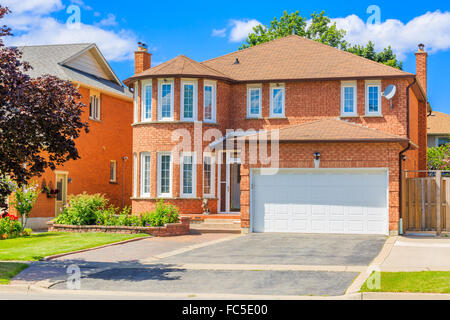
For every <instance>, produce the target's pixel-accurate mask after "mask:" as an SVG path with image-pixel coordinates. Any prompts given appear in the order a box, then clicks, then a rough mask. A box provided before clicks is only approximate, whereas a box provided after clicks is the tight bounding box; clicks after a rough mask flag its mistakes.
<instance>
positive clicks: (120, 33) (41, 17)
mask: <svg viewBox="0 0 450 320" xmlns="http://www.w3.org/2000/svg"><path fill="white" fill-rule="evenodd" d="M16 1H17V0H7V2H11V3H12V4H14V6H15V7H16V9H17V10H16V11H13V13H11V14H9V15H7V16H6V18H5V19H2V21H1V23H2V24H3V23H4V24H6V25H8V26H9V27H11V28H12V29H13V33H14V34H15V36H14V37H7V38H6V39H5V43H6V44H7V45H16V46H18V45H40V44H66V43H96V44H97V45H98V46H99V48H100V50H101V51H102V53H103V54H104V55H105V57H106V58H107V59H108V60H110V61H122V60H132V59H133V51H134V49H135V46H136V42H137V39H136V36H135V35H134V34H133V33H132V32H131V31H128V30H117V31H114V30H106V29H104V27H106V26H113V25H115V16H114V15H108V17H107V18H106V19H104V20H102V21H103V22H100V23H99V24H96V25H91V24H85V23H83V19H82V20H81V23H80V24H78V25H72V26H70V25H67V24H66V23H65V22H61V21H59V20H56V19H55V18H53V17H51V15H50V14H51V13H52V12H55V11H58V10H61V9H63V8H64V7H63V6H60V4H61V3H60V1H59V0H47V1H44V0H35V1H32V0H25V1H22V2H21V4H20V5H16ZM76 1H77V0H76ZM3 2H4V1H3ZM78 3H80V4H81V2H79V1H78ZM11 9H13V6H11ZM35 9H36V11H34V10H35ZM67 17H68V18H69V15H67Z"/></svg>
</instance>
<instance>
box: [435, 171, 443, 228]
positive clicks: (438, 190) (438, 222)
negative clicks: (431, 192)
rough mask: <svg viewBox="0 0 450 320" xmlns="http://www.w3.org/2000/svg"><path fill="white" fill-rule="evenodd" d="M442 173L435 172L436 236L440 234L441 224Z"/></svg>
mask: <svg viewBox="0 0 450 320" xmlns="http://www.w3.org/2000/svg"><path fill="white" fill-rule="evenodd" d="M441 177H442V171H436V235H438V236H439V235H440V234H441V229H442V223H441V213H442V201H441V184H442V179H441Z"/></svg>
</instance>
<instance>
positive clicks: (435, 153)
mask: <svg viewBox="0 0 450 320" xmlns="http://www.w3.org/2000/svg"><path fill="white" fill-rule="evenodd" d="M427 164H428V170H450V144H447V145H445V146H440V147H434V148H428V151H427Z"/></svg>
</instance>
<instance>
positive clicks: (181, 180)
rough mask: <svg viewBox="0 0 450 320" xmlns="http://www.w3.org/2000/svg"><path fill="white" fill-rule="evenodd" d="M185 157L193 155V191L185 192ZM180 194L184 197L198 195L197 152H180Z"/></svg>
mask: <svg viewBox="0 0 450 320" xmlns="http://www.w3.org/2000/svg"><path fill="white" fill-rule="evenodd" d="M184 157H192V193H184ZM180 195H181V197H182V198H195V197H196V196H197V158H196V155H195V152H181V154H180Z"/></svg>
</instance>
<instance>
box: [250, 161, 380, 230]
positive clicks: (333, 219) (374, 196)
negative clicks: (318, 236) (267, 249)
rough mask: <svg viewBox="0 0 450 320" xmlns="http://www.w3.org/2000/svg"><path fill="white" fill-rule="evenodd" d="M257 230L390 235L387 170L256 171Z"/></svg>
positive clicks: (254, 218) (254, 214)
mask: <svg viewBox="0 0 450 320" xmlns="http://www.w3.org/2000/svg"><path fill="white" fill-rule="evenodd" d="M252 176H253V191H252V205H251V207H252V208H251V212H252V217H251V219H252V221H253V222H252V227H253V228H252V231H253V232H298V233H347V234H388V233H389V214H388V212H389V210H388V200H387V199H388V175H387V170H369V169H367V170H360V169H354V170H353V169H351V170H339V169H336V170H326V169H318V170H310V171H306V170H302V169H281V170H280V171H279V172H278V173H277V174H275V175H265V174H264V171H255V172H254V173H253V175H252Z"/></svg>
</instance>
